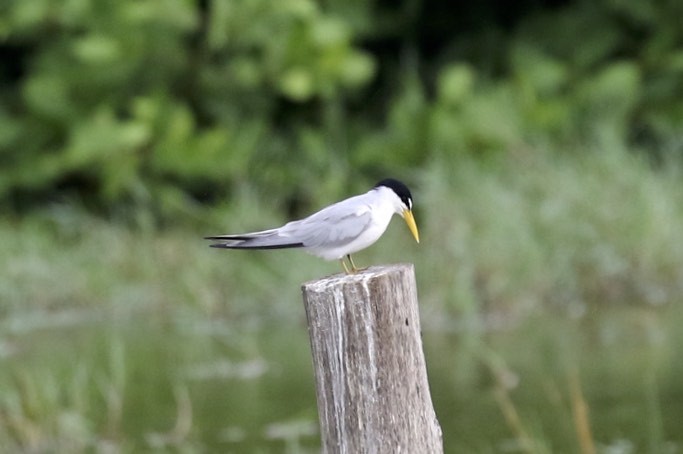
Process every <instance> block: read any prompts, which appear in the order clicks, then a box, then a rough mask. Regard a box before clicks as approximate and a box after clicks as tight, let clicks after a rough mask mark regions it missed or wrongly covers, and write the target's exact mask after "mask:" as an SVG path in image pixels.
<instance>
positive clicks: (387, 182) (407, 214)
mask: <svg viewBox="0 0 683 454" xmlns="http://www.w3.org/2000/svg"><path fill="white" fill-rule="evenodd" d="M378 187H385V188H388V189H390V190H392V191H393V193H394V194H396V197H398V200H399V203H398V204H397V206H396V213H398V214H399V215H400V216H401V217H402V218H403V219H404V220H405V221H406V224H408V228H409V229H410V233H412V234H413V237H415V241H417V242H418V243H419V242H420V234H419V232H418V231H417V224H415V217H414V216H413V196H412V195H411V194H410V189H408V186H406V185H405V184H403V183H401V182H400V181H398V180H395V179H393V178H387V179H384V180H382V181H380V182H379V183H377V184H376V185H375V188H378Z"/></svg>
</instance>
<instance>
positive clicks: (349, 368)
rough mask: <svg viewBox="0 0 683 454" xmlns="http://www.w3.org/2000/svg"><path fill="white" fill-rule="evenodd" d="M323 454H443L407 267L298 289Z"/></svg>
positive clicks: (410, 272)
mask: <svg viewBox="0 0 683 454" xmlns="http://www.w3.org/2000/svg"><path fill="white" fill-rule="evenodd" d="M302 291H303V296H304V305H305V306H306V316H307V318H308V332H309V335H310V338H311V350H312V353H313V367H314V369H315V378H316V393H317V398H318V413H319V416H320V430H321V437H322V448H323V452H324V453H328V454H332V453H335V454H336V453H349V454H358V453H391V454H394V453H407V454H413V453H416V454H423V453H424V454H427V453H430V454H431V453H443V444H442V439H441V428H440V427H439V423H438V421H437V419H436V415H435V413H434V408H433V406H432V401H431V396H430V394H429V384H428V382H427V369H426V364H425V359H424V353H423V351H422V339H421V337H420V336H421V335H420V319H419V313H418V306H417V289H416V286H415V272H414V269H413V265H410V264H399V265H392V266H383V267H372V268H369V269H367V270H365V271H363V272H360V273H358V274H354V275H335V276H331V277H327V278H323V279H320V280H317V281H311V282H307V283H305V284H304V285H303V286H302Z"/></svg>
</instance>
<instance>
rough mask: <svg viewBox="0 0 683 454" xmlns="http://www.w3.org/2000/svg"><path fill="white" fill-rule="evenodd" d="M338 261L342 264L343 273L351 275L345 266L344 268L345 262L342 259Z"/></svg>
mask: <svg viewBox="0 0 683 454" xmlns="http://www.w3.org/2000/svg"><path fill="white" fill-rule="evenodd" d="M339 261H340V262H341V264H342V268H344V272H345V273H346V274H351V273H350V272H349V269H348V268H347V266H346V262H345V261H344V258H343V257H342V258H341V259H339Z"/></svg>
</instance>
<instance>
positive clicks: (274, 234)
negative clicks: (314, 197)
mask: <svg viewBox="0 0 683 454" xmlns="http://www.w3.org/2000/svg"><path fill="white" fill-rule="evenodd" d="M394 214H398V215H400V216H401V217H402V218H403V219H404V220H405V221H406V224H408V228H409V229H410V232H411V233H412V234H413V236H414V237H415V241H417V242H418V243H419V242H420V236H419V233H418V231H417V225H416V224H415V218H414V217H413V198H412V196H411V194H410V190H409V189H408V187H407V186H406V185H405V184H403V183H401V182H400V181H398V180H394V179H392V178H387V179H385V180H382V181H380V182H379V183H377V184H376V185H375V187H374V188H372V189H371V190H370V191H368V192H366V193H365V194H360V195H357V196H355V197H350V198H348V199H346V200H342V201H341V202H337V203H335V204H333V205H330V206H328V207H325V208H323V209H322V210H320V211H318V212H317V213H313V214H312V215H310V216H308V217H307V218H304V219H300V220H297V221H291V222H288V223H287V224H285V225H283V226H282V227H280V228H277V229H270V230H263V231H261V232H251V233H243V234H240V235H217V236H208V237H205V239H207V240H212V241H215V243H214V244H212V245H211V247H216V248H224V249H284V248H303V249H304V250H305V251H306V252H308V253H309V254H312V255H315V256H317V257H321V258H323V259H325V260H340V261H341V264H342V267H343V268H344V271H345V272H346V273H347V274H349V273H355V272H356V271H358V269H357V268H356V265H355V264H354V263H353V260H352V259H351V254H353V253H355V252H358V251H360V250H362V249H365V248H366V247H368V246H370V245H371V244H373V243H374V242H375V241H377V240H378V239H379V237H381V236H382V234H383V233H384V231H385V230H386V229H387V226H388V225H389V221H391V217H392V216H393V215H394ZM344 257H346V258H347V259H348V261H349V265H350V266H351V268H350V269H349V268H348V267H347V266H346V263H345V262H344Z"/></svg>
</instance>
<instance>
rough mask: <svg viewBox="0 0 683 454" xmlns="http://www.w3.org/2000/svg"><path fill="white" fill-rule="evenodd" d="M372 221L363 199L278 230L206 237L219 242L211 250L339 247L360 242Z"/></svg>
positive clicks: (354, 198) (360, 197) (331, 207)
mask: <svg viewBox="0 0 683 454" xmlns="http://www.w3.org/2000/svg"><path fill="white" fill-rule="evenodd" d="M371 221H372V216H371V213H370V207H369V205H368V204H367V203H365V201H364V199H363V195H360V196H356V197H351V198H350V199H346V200H342V201H341V202H338V203H335V204H334V205H330V206H328V207H327V208H324V209H322V210H320V211H318V212H317V213H314V214H312V215H310V216H309V217H307V218H304V219H301V220H298V221H292V222H289V223H287V224H285V225H283V226H282V227H280V228H278V229H270V230H264V231H261V232H251V233H243V234H239V235H217V236H208V237H205V239H207V240H213V241H216V243H214V244H212V245H211V247H217V248H225V249H283V248H294V247H306V248H309V247H310V248H317V247H336V246H341V245H344V244H346V243H348V242H349V241H352V240H353V239H355V238H357V237H358V236H359V235H360V234H361V233H362V232H363V231H364V230H365V228H366V227H367V226H368V225H369V224H370V222H371Z"/></svg>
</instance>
